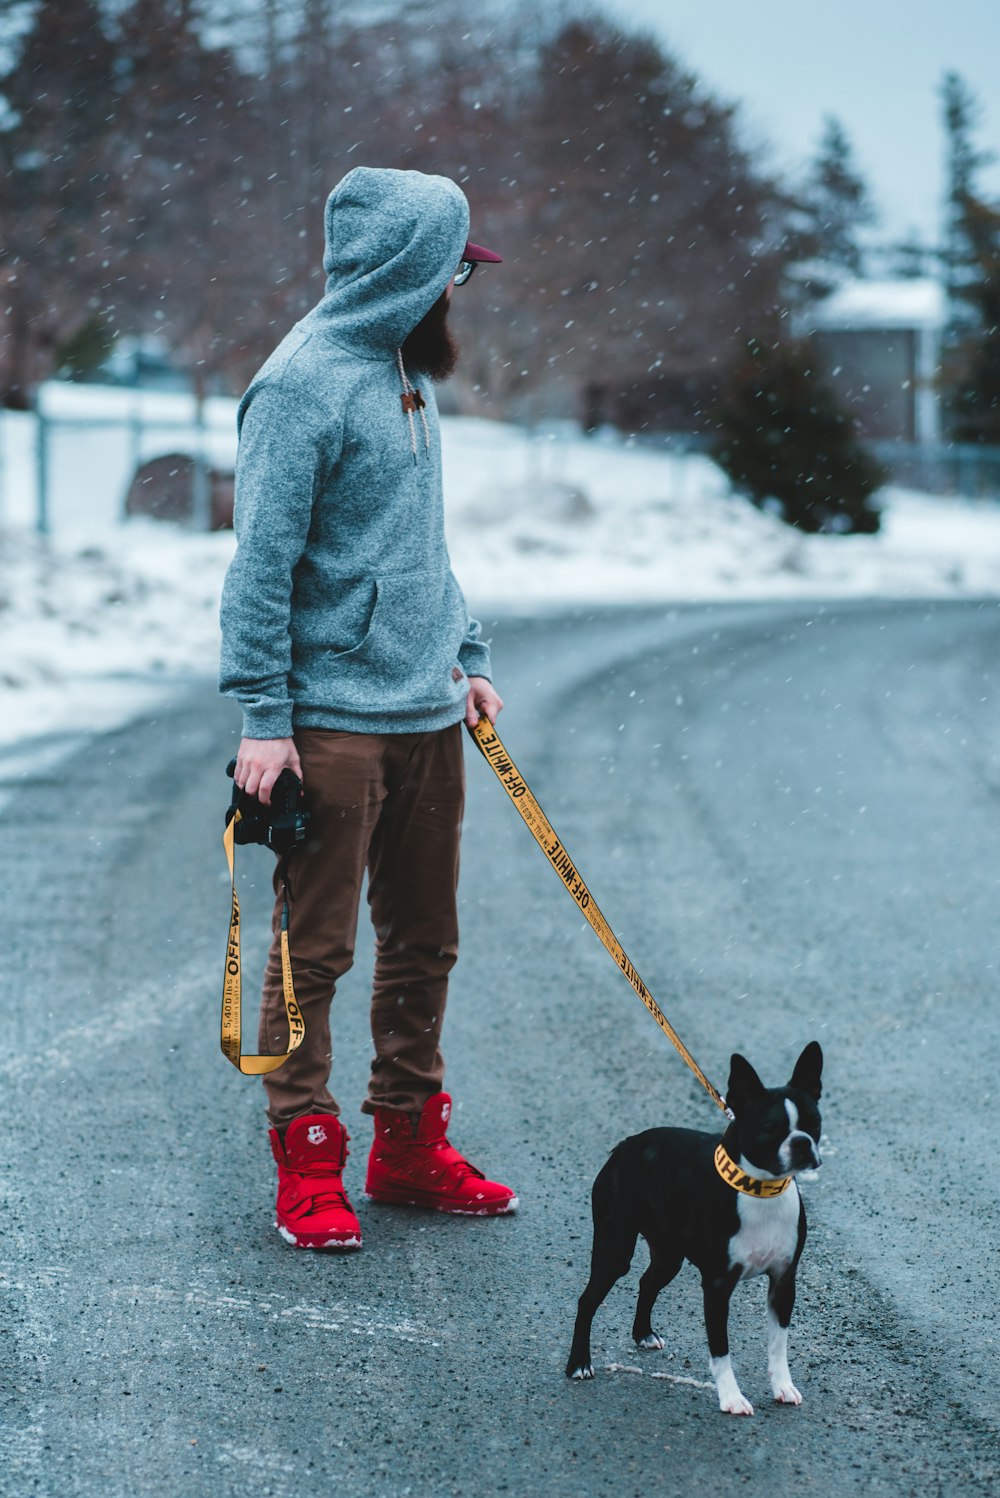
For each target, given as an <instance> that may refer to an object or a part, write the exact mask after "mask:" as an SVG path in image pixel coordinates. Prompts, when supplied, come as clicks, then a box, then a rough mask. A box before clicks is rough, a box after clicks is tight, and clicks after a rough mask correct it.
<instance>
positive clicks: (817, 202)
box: [803, 115, 878, 276]
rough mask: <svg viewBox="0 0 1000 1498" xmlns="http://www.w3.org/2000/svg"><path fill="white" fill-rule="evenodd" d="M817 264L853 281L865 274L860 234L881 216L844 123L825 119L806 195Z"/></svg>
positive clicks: (832, 117) (828, 116) (804, 200)
mask: <svg viewBox="0 0 1000 1498" xmlns="http://www.w3.org/2000/svg"><path fill="white" fill-rule="evenodd" d="M803 202H804V206H805V208H806V210H807V213H808V215H809V218H810V220H811V228H812V234H813V239H814V245H815V249H814V253H815V255H816V257H817V259H818V260H819V261H820V262H821V263H823V264H825V265H829V266H836V267H838V268H839V269H841V270H843V271H846V272H847V273H848V274H849V275H852V276H863V275H864V274H865V269H866V266H865V252H864V249H863V248H862V245H861V242H860V237H859V236H860V232H861V231H862V230H863V229H866V228H869V227H870V226H872V225H874V224H876V223H877V222H878V213H877V211H876V209H875V205H874V203H873V202H872V199H871V195H870V193H869V190H868V187H867V185H866V183H865V181H864V179H863V178H862V176H861V174H860V171H859V169H858V167H857V164H856V162H855V158H854V151H853V149H852V146H851V143H850V141H849V140H848V138H847V133H846V131H845V130H844V127H843V126H842V125H841V123H840V121H839V120H837V119H836V118H835V117H834V116H833V115H827V117H826V121H825V124H824V130H823V138H822V140H821V142H820V148H819V152H818V154H817V156H816V159H815V161H814V163H813V167H812V173H811V177H810V180H809V182H808V184H807V186H806V189H805V193H804V195H803Z"/></svg>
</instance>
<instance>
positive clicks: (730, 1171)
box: [715, 1144, 792, 1198]
mask: <svg viewBox="0 0 1000 1498" xmlns="http://www.w3.org/2000/svg"><path fill="white" fill-rule="evenodd" d="M715 1168H716V1170H717V1171H718V1172H719V1174H720V1176H721V1177H722V1179H723V1180H724V1181H725V1183H726V1185H727V1186H732V1188H733V1190H734V1191H742V1192H743V1194H744V1196H756V1197H761V1198H764V1197H769V1196H780V1195H781V1193H782V1192H783V1191H784V1190H785V1189H786V1188H787V1187H788V1186H790V1185H791V1183H792V1178H791V1176H781V1177H780V1179H778V1180H776V1181H764V1180H762V1179H761V1178H760V1176H748V1175H747V1173H746V1171H745V1170H741V1169H740V1167H739V1166H738V1165H737V1164H736V1162H735V1160H731V1159H730V1158H729V1156H728V1155H727V1154H726V1151H725V1148H724V1146H723V1145H721V1144H720V1145H718V1146H717V1148H716V1151H715Z"/></svg>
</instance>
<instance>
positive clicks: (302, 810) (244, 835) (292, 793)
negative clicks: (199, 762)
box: [226, 759, 309, 853]
mask: <svg viewBox="0 0 1000 1498" xmlns="http://www.w3.org/2000/svg"><path fill="white" fill-rule="evenodd" d="M226 774H227V775H228V776H229V777H230V778H232V777H233V776H235V774H236V761H235V759H231V760H230V761H229V763H228V765H227V766H226ZM237 812H239V814H240V819H239V821H238V822H237V823H236V831H235V833H234V839H235V841H236V842H238V843H263V844H264V846H265V847H266V848H271V849H273V851H274V852H275V853H290V852H291V851H292V849H293V848H297V847H298V846H299V844H300V843H304V842H305V840H306V827H307V825H308V822H309V812H308V810H307V808H306V795H305V791H304V790H303V789H302V782H301V780H300V779H299V777H298V776H297V775H296V774H295V773H294V771H292V770H289V769H284V770H282V772H281V774H280V775H279V776H278V778H277V780H276V781H275V782H274V785H273V786H272V787H271V804H270V806H264V805H262V803H261V802H260V801H258V799H257V797H256V796H248V795H247V793H246V791H241V790H240V788H239V786H238V785H236V784H235V781H234V783H233V799H232V801H231V803H230V804H229V806H227V807H226V826H227V827H228V826H229V824H230V822H231V821H232V820H233V817H235V815H236V813H237Z"/></svg>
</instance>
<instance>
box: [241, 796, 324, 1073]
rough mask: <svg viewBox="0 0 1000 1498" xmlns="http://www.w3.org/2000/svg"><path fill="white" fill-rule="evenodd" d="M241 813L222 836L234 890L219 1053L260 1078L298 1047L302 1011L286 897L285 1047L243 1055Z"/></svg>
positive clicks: (283, 953) (283, 921)
mask: <svg viewBox="0 0 1000 1498" xmlns="http://www.w3.org/2000/svg"><path fill="white" fill-rule="evenodd" d="M239 820H240V813H239V812H238V811H237V812H236V814H235V816H233V817H232V819H231V820H230V821H229V823H228V824H227V826H226V830H225V832H224V833H223V835H222V846H223V847H224V848H225V850H226V862H227V863H228V864H229V879H230V883H231V884H232V890H233V905H232V913H231V915H230V917H229V942H228V944H227V946H226V972H225V977H224V979H223V983H222V1035H221V1041H220V1044H221V1046H222V1054H223V1055H224V1056H225V1058H226V1060H227V1061H231V1062H232V1063H233V1065H234V1066H235V1067H236V1068H237V1070H238V1071H241V1072H242V1073H243V1075H244V1076H246V1077H261V1076H263V1075H264V1074H265V1072H270V1071H277V1069H278V1067H279V1066H281V1065H282V1064H283V1063H284V1062H285V1061H287V1059H288V1057H289V1056H290V1055H291V1054H292V1052H293V1051H294V1050H296V1049H297V1047H298V1046H300V1045H301V1044H302V1041H303V1038H304V1036H305V1033H306V1026H305V1021H304V1019H303V1018H302V1011H301V1009H300V1008H299V1006H298V1003H297V1001H296V998H295V988H294V986H293V984H292V962H291V958H290V957H289V955H288V899H287V896H286V898H285V908H284V910H283V911H282V913H281V986H282V989H283V991H284V995H285V1014H286V1015H287V1017H288V1050H287V1051H286V1052H285V1053H284V1055H282V1056H244V1055H242V1054H241V1052H240V1047H241V1043H242V1042H241V1024H242V1013H241V1000H242V994H243V984H242V967H241V962H240V902H239V899H238V897H237V894H236V857H235V854H236V823H237V822H238V821H239Z"/></svg>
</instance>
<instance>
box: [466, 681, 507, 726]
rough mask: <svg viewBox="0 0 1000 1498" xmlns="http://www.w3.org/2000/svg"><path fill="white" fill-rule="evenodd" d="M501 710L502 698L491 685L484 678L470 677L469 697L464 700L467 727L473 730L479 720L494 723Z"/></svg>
mask: <svg viewBox="0 0 1000 1498" xmlns="http://www.w3.org/2000/svg"><path fill="white" fill-rule="evenodd" d="M502 710H503V698H502V697H501V696H500V694H499V692H495V691H494V690H493V683H492V682H491V681H487V680H486V677H485V676H470V677H469V695H468V697H466V699H465V721H466V723H467V724H468V725H469V727H470V728H475V726H476V724H477V723H478V722H479V720H480V718H489V720H490V722H491V723H495V722H496V720H497V714H498V713H499V712H501V711H502Z"/></svg>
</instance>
